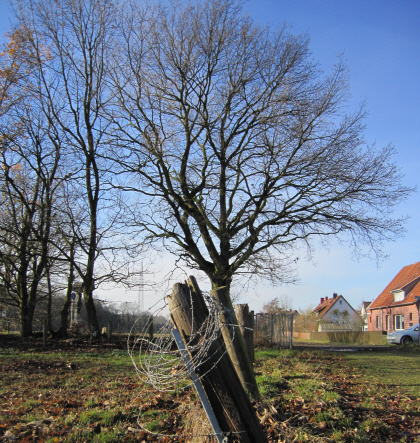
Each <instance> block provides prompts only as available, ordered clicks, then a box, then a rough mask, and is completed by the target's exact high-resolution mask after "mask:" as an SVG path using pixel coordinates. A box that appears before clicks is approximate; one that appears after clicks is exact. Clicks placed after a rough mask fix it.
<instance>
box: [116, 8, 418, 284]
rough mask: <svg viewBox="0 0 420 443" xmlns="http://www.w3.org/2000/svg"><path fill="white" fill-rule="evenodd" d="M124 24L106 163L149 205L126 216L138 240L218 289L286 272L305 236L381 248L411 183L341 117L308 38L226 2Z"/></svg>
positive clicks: (340, 101) (398, 224) (335, 81)
mask: <svg viewBox="0 0 420 443" xmlns="http://www.w3.org/2000/svg"><path fill="white" fill-rule="evenodd" d="M136 18H137V20H136ZM132 20H133V21H132V22H130V23H129V24H128V25H127V26H125V27H124V30H125V31H126V35H125V38H126V47H125V52H124V50H123V49H121V50H120V51H119V54H120V56H121V58H120V59H119V60H118V67H119V68H118V71H116V72H115V82H116V88H118V94H119V105H120V108H121V114H122V116H121V117H122V118H124V120H121V119H120V120H118V121H116V124H117V125H118V127H119V131H120V132H119V133H120V137H121V138H120V140H121V143H119V144H118V145H117V149H118V150H116V151H115V159H116V160H118V163H119V166H120V168H121V170H122V171H124V172H125V173H127V174H129V178H128V179H127V182H128V183H129V184H128V185H127V186H126V189H127V190H129V191H135V192H137V193H139V194H140V195H141V198H140V199H139V205H140V206H139V207H142V206H141V205H143V209H144V208H145V207H147V211H145V210H142V211H140V210H139V211H138V212H135V213H134V212H133V217H135V218H134V220H135V222H137V223H138V225H139V227H141V229H144V230H145V231H146V232H148V234H149V239H151V240H160V241H161V240H163V241H164V244H165V246H166V247H167V248H168V249H169V250H170V251H171V252H173V253H174V254H177V255H179V256H180V257H181V258H182V259H184V260H185V262H186V263H187V264H189V265H190V266H192V267H196V268H198V269H200V270H202V271H204V272H205V273H206V274H207V275H208V276H209V278H210V280H211V282H212V286H213V287H214V288H218V287H221V286H230V284H231V281H232V277H233V276H234V275H236V274H241V273H245V274H252V275H254V276H263V277H268V278H270V279H271V280H272V281H273V282H282V281H284V280H288V279H289V274H288V273H287V272H286V273H285V272H284V269H285V265H286V264H287V263H289V262H288V261H287V258H288V255H289V254H288V253H289V252H290V250H291V249H292V248H295V247H296V245H297V244H299V243H304V244H306V245H309V244H310V243H309V241H310V239H311V238H312V237H321V238H323V239H325V238H327V237H328V236H331V235H333V236H336V235H340V236H346V235H348V236H349V239H350V242H352V244H353V245H354V246H355V247H358V246H359V244H361V243H363V242H367V243H368V245H369V246H370V247H371V248H372V249H373V250H374V251H375V252H376V253H378V254H380V247H381V244H382V241H383V240H386V239H389V238H393V237H395V236H396V235H399V234H401V232H402V221H403V220H402V219H401V218H398V219H394V218H392V216H391V209H392V208H393V207H394V206H395V205H396V204H398V203H399V202H400V201H401V200H403V199H404V198H405V197H406V196H407V195H408V193H409V192H410V189H408V188H406V187H404V186H402V185H401V175H400V173H399V171H398V170H397V168H396V166H395V164H394V163H393V162H392V161H391V156H392V153H393V149H392V148H391V147H386V148H384V149H383V150H378V151H376V150H374V149H373V148H372V147H369V146H367V145H366V144H365V143H364V141H363V117H364V112H363V109H359V110H357V111H356V112H355V113H354V114H351V115H344V114H343V108H344V106H345V105H346V100H347V98H348V96H349V94H348V85H347V78H346V68H345V66H344V65H343V64H342V63H341V61H339V62H338V64H337V65H336V66H335V67H334V69H333V72H332V74H331V75H329V76H323V75H322V74H321V73H320V71H319V69H318V67H317V65H316V64H314V63H313V62H312V61H311V60H310V58H309V49H308V39H307V37H306V36H298V37H295V36H292V35H290V34H289V33H288V32H287V30H286V29H282V30H280V31H271V30H270V29H269V28H261V27H259V26H257V25H255V24H254V23H252V21H251V19H250V18H248V17H243V16H242V15H241V10H240V8H239V7H237V5H236V3H235V2H232V1H229V0H215V1H209V2H205V3H202V4H199V5H197V6H190V5H189V6H180V5H178V4H177V5H176V6H175V7H169V8H168V9H159V11H158V12H156V13H155V14H154V16H153V20H152V19H149V20H143V15H141V16H140V17H134V18H132ZM137 209H138V208H137ZM285 260H286V261H285Z"/></svg>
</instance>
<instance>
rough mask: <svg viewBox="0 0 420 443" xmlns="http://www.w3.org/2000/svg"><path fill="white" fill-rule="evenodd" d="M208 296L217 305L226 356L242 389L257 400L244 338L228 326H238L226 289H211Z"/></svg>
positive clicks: (256, 390) (252, 372)
mask: <svg viewBox="0 0 420 443" xmlns="http://www.w3.org/2000/svg"><path fill="white" fill-rule="evenodd" d="M210 296H211V297H213V299H215V300H216V301H217V302H218V303H219V304H220V306H219V309H220V311H219V317H220V322H221V326H222V335H223V339H224V341H225V344H226V347H227V350H228V354H229V357H230V359H231V360H232V363H233V365H234V367H235V369H236V372H237V373H238V376H239V378H240V380H241V383H242V385H243V387H244V388H245V389H246V390H247V391H248V392H249V393H250V394H251V395H252V397H254V398H256V399H259V398H260V392H259V390H258V386H257V381H256V379H255V374H254V368H253V366H252V363H251V361H250V359H249V357H248V352H247V349H246V346H245V341H244V338H243V337H242V334H241V331H240V329H239V328H238V327H235V326H233V327H232V326H229V325H238V321H237V319H236V315H235V311H234V309H233V306H232V304H231V302H230V299H229V297H228V294H227V288H226V287H222V288H218V289H212V290H211V291H210Z"/></svg>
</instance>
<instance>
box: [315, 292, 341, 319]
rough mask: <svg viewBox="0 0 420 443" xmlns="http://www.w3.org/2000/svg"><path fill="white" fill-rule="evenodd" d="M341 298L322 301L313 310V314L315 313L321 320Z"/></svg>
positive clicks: (339, 296)
mask: <svg viewBox="0 0 420 443" xmlns="http://www.w3.org/2000/svg"><path fill="white" fill-rule="evenodd" d="M339 298H342V295H338V296H337V297H335V298H327V299H326V300H323V301H322V302H321V303H320V304H319V305H318V306H317V307H316V308H315V309H314V310H313V312H316V313H317V314H318V317H319V318H322V317H323V316H324V315H325V314H326V313H327V312H328V311H329V310H330V309H331V308H332V306H333V305H334V304H335V302H336V301H337V300H338V299H339Z"/></svg>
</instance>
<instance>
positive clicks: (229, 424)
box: [168, 277, 267, 443]
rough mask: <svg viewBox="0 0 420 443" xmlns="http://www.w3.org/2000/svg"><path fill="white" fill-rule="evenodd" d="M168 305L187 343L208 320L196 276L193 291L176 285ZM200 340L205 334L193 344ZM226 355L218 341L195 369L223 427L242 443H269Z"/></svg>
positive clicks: (191, 287) (191, 282)
mask: <svg viewBox="0 0 420 443" xmlns="http://www.w3.org/2000/svg"><path fill="white" fill-rule="evenodd" d="M190 291H191V292H190ZM190 294H191V299H190ZM191 300H192V304H193V305H191ZM168 304H169V309H170V311H171V317H172V320H173V321H174V324H175V325H176V326H177V328H178V330H179V332H180V333H181V336H182V337H183V339H184V342H185V338H186V337H189V336H191V335H192V334H193V333H196V332H197V331H198V330H199V328H200V326H201V325H202V324H203V323H204V322H205V321H206V319H207V318H208V310H207V306H206V304H205V302H204V299H203V297H202V295H201V292H200V290H199V288H198V285H197V282H196V281H195V279H194V277H190V279H189V288H188V286H187V285H185V284H181V283H177V284H175V285H174V287H173V290H172V294H171V295H170V296H169V297H168ZM192 314H193V316H194V317H193V318H192ZM200 337H201V335H200V336H199V337H197V338H196V340H195V341H194V343H193V344H197V343H198V341H199V340H200ZM225 352H226V347H225V345H224V342H223V340H222V339H221V338H218V339H216V340H215V341H214V342H213V343H212V345H211V346H210V349H209V350H208V353H207V356H210V357H209V359H208V360H206V361H203V362H202V363H201V364H200V365H199V366H198V367H197V368H194V370H195V371H196V372H199V373H200V374H202V376H201V378H200V379H201V383H202V386H203V388H204V390H205V393H206V395H207V397H208V399H209V402H210V404H211V405H212V409H213V412H214V414H215V416H216V419H217V422H218V424H219V427H220V428H221V430H222V431H223V432H226V433H228V432H233V433H236V434H235V437H236V438H237V439H238V440H239V441H240V442H241V443H266V442H267V438H266V437H265V435H264V433H263V430H262V428H261V425H260V423H259V420H258V417H257V416H256V414H255V411H254V409H253V407H252V405H251V402H250V400H249V398H248V396H247V394H246V392H245V390H244V389H243V387H242V384H241V381H240V380H239V377H238V375H237V373H236V370H235V368H234V367H233V365H232V362H231V360H230V359H229V356H228V355H227V354H226V353H225ZM223 353H225V354H224V355H223ZM216 362H217V365H216V364H215V363H216Z"/></svg>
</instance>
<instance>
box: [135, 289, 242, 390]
mask: <svg viewBox="0 0 420 443" xmlns="http://www.w3.org/2000/svg"><path fill="white" fill-rule="evenodd" d="M203 297H204V299H205V301H206V305H207V308H208V311H209V315H208V317H207V318H206V320H205V321H204V322H203V323H202V324H201V325H196V324H195V323H194V303H193V301H192V299H191V300H190V301H191V304H190V306H191V324H192V328H191V329H192V333H191V335H190V336H188V337H185V338H186V339H187V342H186V343H185V345H186V348H187V350H188V352H189V354H190V357H191V361H190V362H189V363H185V361H184V359H183V358H182V356H181V354H180V352H179V350H178V347H177V346H176V342H175V338H174V337H173V335H172V330H173V329H174V325H173V324H172V322H171V321H170V320H169V321H168V322H167V323H166V324H164V325H163V326H162V327H160V328H159V330H158V331H156V332H155V333H154V334H153V339H149V338H147V336H148V329H149V327H150V325H151V322H152V321H153V320H152V318H153V317H156V316H158V315H160V314H161V312H162V311H163V310H164V309H166V308H167V301H166V299H161V300H159V301H158V302H157V303H156V304H155V305H154V306H158V305H159V308H158V309H156V310H155V311H153V307H152V308H151V310H150V311H149V312H150V318H149V320H148V321H147V322H146V324H144V325H143V329H142V330H141V331H140V333H139V334H138V336H137V337H136V336H134V331H135V328H136V326H137V324H138V323H139V322H140V321H142V319H140V318H139V319H138V320H137V321H136V323H135V324H134V325H133V327H132V328H131V331H130V334H129V338H128V341H127V347H128V354H129V356H130V358H131V361H132V363H133V366H134V369H135V371H136V374H137V376H138V377H139V379H140V380H141V381H142V382H144V383H147V384H150V385H151V386H153V387H154V388H155V389H157V390H158V391H162V392H168V391H176V390H179V389H181V388H182V389H186V388H188V387H189V386H191V385H192V384H193V382H192V380H191V378H190V372H191V371H192V370H195V369H196V368H198V367H201V366H202V365H203V363H205V362H207V361H213V360H214V361H213V364H212V365H211V366H210V369H209V370H208V371H206V372H204V373H200V374H197V377H198V378H202V377H204V376H205V375H206V374H208V372H209V371H211V370H212V369H213V368H214V367H215V366H216V365H217V364H218V362H219V361H220V359H221V358H223V356H224V354H225V353H226V352H227V350H228V348H229V347H230V346H231V345H232V343H233V340H234V339H235V326H236V325H234V324H233V320H232V314H233V313H232V312H231V311H230V310H229V309H228V308H226V307H225V306H223V305H222V304H221V303H220V302H219V301H217V300H215V299H214V298H213V297H211V296H210V295H209V294H206V293H203ZM162 302H163V303H162ZM221 313H224V314H225V316H226V317H227V319H228V322H226V323H222V322H221V319H220V315H221ZM223 328H229V329H230V334H229V335H230V337H231V339H230V342H228V343H225V341H223V340H221V341H220V346H218V347H214V348H213V349H211V346H212V344H213V343H214V342H215V341H216V340H218V339H219V337H220V336H221V335H222V329H223ZM132 340H133V343H132V344H130V343H131V341H132ZM216 356H217V357H216ZM215 357H216V358H215Z"/></svg>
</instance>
